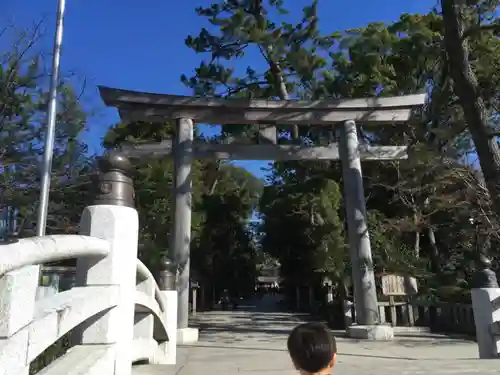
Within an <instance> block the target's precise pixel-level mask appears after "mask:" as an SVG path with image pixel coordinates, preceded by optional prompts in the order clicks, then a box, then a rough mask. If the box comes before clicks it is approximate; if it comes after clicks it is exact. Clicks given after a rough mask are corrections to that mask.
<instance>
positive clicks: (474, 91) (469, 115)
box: [441, 0, 500, 215]
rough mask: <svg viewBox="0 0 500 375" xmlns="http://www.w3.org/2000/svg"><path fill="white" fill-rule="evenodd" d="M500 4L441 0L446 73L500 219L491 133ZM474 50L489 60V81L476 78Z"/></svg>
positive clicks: (497, 156)
mask: <svg viewBox="0 0 500 375" xmlns="http://www.w3.org/2000/svg"><path fill="white" fill-rule="evenodd" d="M499 4H500V3H499V2H498V1H497V0H470V1H458V0H441V9H442V13H443V21H444V30H445V32H444V47H445V48H446V54H447V68H448V71H447V73H448V74H449V77H450V79H451V80H452V85H453V91H454V93H455V94H456V96H457V97H458V100H459V102H460V105H461V107H462V109H463V115H464V118H465V121H466V123H467V128H468V130H469V132H470V134H471V137H472V140H473V141H474V145H475V148H476V152H477V155H478V156H479V164H480V165H481V169H482V172H483V176H484V179H485V181H486V186H487V187H488V191H489V194H490V197H491V200H492V202H493V205H494V207H495V211H496V213H497V215H498V214H499V213H500V148H499V147H498V143H497V140H496V138H495V137H494V134H492V133H495V129H496V128H497V127H498V124H497V121H496V118H497V117H498V83H499V82H498V67H499V66H500V60H499V59H498V51H500V42H499V41H498V38H497V37H496V35H495V34H497V35H498V31H500V24H499V23H498V18H497V8H498V5H499ZM471 46H475V47H481V53H482V54H485V55H486V56H485V59H488V60H489V63H490V65H489V70H490V72H491V73H492V74H490V75H488V77H487V81H485V80H484V79H483V80H482V79H481V78H486V77H484V76H483V77H481V74H480V73H479V79H478V73H477V68H478V63H477V62H475V61H474V60H473V53H471ZM479 64H480V63H479ZM482 68H485V67H484V66H483V67H482ZM495 69H496V71H495Z"/></svg>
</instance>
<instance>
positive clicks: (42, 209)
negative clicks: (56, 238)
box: [36, 0, 66, 236]
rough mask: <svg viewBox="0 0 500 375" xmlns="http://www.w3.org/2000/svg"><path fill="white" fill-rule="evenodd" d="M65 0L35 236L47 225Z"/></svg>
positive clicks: (56, 46) (54, 61)
mask: <svg viewBox="0 0 500 375" xmlns="http://www.w3.org/2000/svg"><path fill="white" fill-rule="evenodd" d="M65 6H66V0H59V1H58V5H57V20H56V34H55V37H54V50H53V56H52V76H51V79H50V88H49V108H48V113H47V133H46V134H45V149H44V151H43V163H42V171H41V185H40V205H39V207H38V217H37V222H36V233H37V236H43V235H44V234H45V227H46V225H47V211H48V207H49V192H50V178H51V172H52V156H53V153H54V137H55V130H56V115H57V85H58V83H59V60H60V57H61V44H62V37H63V24H64V8H65Z"/></svg>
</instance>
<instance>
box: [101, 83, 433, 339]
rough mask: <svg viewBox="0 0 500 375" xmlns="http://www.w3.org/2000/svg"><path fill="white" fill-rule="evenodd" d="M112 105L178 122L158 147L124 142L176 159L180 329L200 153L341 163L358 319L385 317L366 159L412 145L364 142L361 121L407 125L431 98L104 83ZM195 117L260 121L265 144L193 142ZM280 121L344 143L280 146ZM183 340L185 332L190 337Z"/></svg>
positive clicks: (134, 115)
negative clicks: (328, 130) (277, 95)
mask: <svg viewBox="0 0 500 375" xmlns="http://www.w3.org/2000/svg"><path fill="white" fill-rule="evenodd" d="M99 90H100V93H101V97H102V99H103V100H104V102H105V103H106V105H108V106H113V107H116V108H118V110H119V113H120V116H121V118H122V119H123V120H124V121H134V120H135V121H136V120H143V121H150V122H155V121H157V122H165V120H169V119H175V120H176V130H177V132H176V137H175V139H173V140H172V141H170V140H167V141H164V142H161V143H158V144H146V145H135V146H133V145H132V146H130V145H129V146H128V147H127V146H124V148H123V151H124V152H125V153H126V154H128V155H129V156H130V157H138V158H140V157H167V156H170V155H172V156H173V158H174V188H173V195H174V200H173V201H174V203H173V204H174V228H173V231H172V236H171V237H172V249H171V250H172V251H173V252H174V254H175V259H176V261H177V262H179V266H180V269H179V279H178V289H177V290H178V293H179V300H178V328H179V329H180V330H183V329H186V328H187V326H188V304H189V249H190V233H191V204H190V203H191V163H192V160H193V159H194V158H213V159H231V160H339V159H340V160H341V163H342V171H343V172H342V173H343V181H344V197H345V207H346V213H347V226H348V235H349V248H350V255H351V262H352V278H353V283H354V296H355V301H356V322H357V323H358V324H359V325H363V326H369V327H374V326H376V325H377V324H378V323H379V322H380V319H379V315H378V303H377V293H376V287H375V277H374V272H373V262H372V255H371V247H370V237H369V235H368V227H367V218H366V207H365V197H364V190H363V179H362V173H361V160H362V159H363V160H393V159H404V158H406V147H404V146H384V147H368V146H364V145H360V144H359V141H358V136H357V130H356V122H359V123H361V124H364V125H378V126H381V125H382V126H383V125H394V124H403V123H407V122H408V121H409V120H410V118H411V116H412V112H413V110H414V109H415V108H418V107H420V106H422V105H423V104H424V103H425V100H426V95H425V94H417V95H407V96H400V97H391V98H367V99H344V100H316V101H293V100H273V101H270V100H246V99H220V98H196V97H188V96H177V95H163V94H152V93H146V92H138V91H129V90H121V89H114V88H109V87H99ZM193 121H196V122H198V123H206V124H257V125H259V126H260V138H259V143H260V144H254V145H252V144H245V145H244V144H236V143H233V144H211V143H204V142H197V141H194V140H193ZM276 125H304V126H306V125H307V126H310V125H315V126H316V125H319V126H330V127H331V126H334V125H335V126H337V127H338V130H339V132H340V137H339V144H338V145H337V144H336V143H334V144H330V145H328V146H326V147H325V146H322V147H307V146H295V145H293V146H292V145H278V144H276V143H277V139H276ZM178 337H182V334H181V335H180V336H178Z"/></svg>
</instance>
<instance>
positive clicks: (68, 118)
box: [0, 29, 92, 236]
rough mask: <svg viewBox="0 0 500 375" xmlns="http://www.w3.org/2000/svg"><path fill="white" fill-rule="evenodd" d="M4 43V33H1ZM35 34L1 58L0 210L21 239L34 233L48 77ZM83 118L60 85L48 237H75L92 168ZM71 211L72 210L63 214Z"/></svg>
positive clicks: (64, 86) (22, 36)
mask: <svg viewBox="0 0 500 375" xmlns="http://www.w3.org/2000/svg"><path fill="white" fill-rule="evenodd" d="M2 37H3V38H9V37H10V34H9V33H4V34H2ZM38 37H39V35H38V30H37V29H36V30H35V31H33V32H32V33H28V32H22V33H21V34H20V36H18V37H17V38H16V39H14V41H13V43H12V46H11V49H10V50H8V51H6V52H5V53H3V54H1V55H0V187H1V188H0V191H1V195H0V208H6V207H10V208H11V209H13V210H15V212H16V213H17V218H18V223H19V226H18V231H19V232H20V234H21V235H23V236H25V235H32V234H34V229H35V228H34V226H35V216H36V209H37V206H38V204H37V202H38V198H39V170H40V165H41V157H42V154H43V142H44V138H45V127H46V124H45V121H46V110H47V105H48V89H47V85H46V82H47V78H48V77H47V75H45V73H44V67H43V61H42V58H41V55H40V54H38V53H37V52H35V49H34V46H35V44H36V41H37V40H38ZM86 121H87V117H86V114H85V112H84V111H83V110H82V108H81V106H80V104H79V100H78V97H77V96H76V94H75V92H74V90H73V88H72V86H71V85H70V84H68V83H65V82H61V84H60V87H59V91H58V113H57V118H56V135H55V145H54V155H53V162H52V180H51V197H50V198H51V199H50V203H49V216H48V220H47V231H48V233H61V232H63V233H64V232H66V233H67V232H69V233H73V232H75V229H76V226H77V224H78V221H79V215H80V213H81V210H83V207H84V206H85V204H86V203H88V201H87V196H88V194H85V192H86V189H87V185H88V182H89V174H90V173H91V171H92V163H91V160H90V158H88V157H87V156H86V155H85V153H86V151H87V146H86V145H85V144H84V143H83V142H82V141H81V140H80V136H81V134H82V132H83V130H84V129H85V126H86ZM70 206H71V209H68V208H69V207H70Z"/></svg>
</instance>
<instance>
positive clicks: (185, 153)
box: [170, 118, 198, 343]
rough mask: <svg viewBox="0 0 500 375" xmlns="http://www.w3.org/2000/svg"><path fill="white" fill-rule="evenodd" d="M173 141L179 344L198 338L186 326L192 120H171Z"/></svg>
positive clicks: (173, 241)
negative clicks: (174, 134) (173, 125)
mask: <svg viewBox="0 0 500 375" xmlns="http://www.w3.org/2000/svg"><path fill="white" fill-rule="evenodd" d="M175 124H176V136H175V138H174V140H173V159H174V173H173V177H174V179H173V180H174V181H173V197H172V212H173V213H174V215H173V228H172V232H171V234H170V236H171V246H170V251H171V253H172V256H173V259H174V261H175V263H176V264H177V293H178V295H177V340H178V342H179V343H189V342H196V341H198V330H196V329H190V328H188V319H189V289H190V288H189V267H190V245H191V213H192V205H191V195H192V177H191V164H192V161H193V120H191V119H187V118H179V119H176V121H175Z"/></svg>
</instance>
